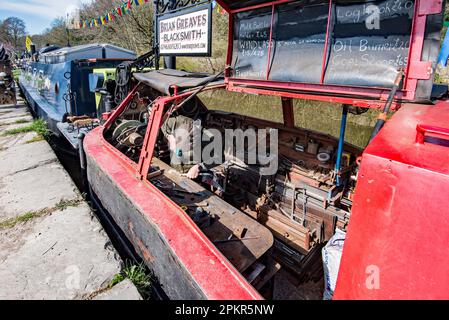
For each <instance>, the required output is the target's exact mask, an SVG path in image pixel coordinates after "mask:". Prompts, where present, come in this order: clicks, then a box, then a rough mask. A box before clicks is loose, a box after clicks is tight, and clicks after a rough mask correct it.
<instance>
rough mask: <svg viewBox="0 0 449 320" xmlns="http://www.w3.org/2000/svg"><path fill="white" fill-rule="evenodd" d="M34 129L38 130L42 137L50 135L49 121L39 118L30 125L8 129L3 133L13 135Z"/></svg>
mask: <svg viewBox="0 0 449 320" xmlns="http://www.w3.org/2000/svg"><path fill="white" fill-rule="evenodd" d="M33 131H34V132H36V133H37V134H38V135H41V136H42V137H47V136H48V135H49V131H48V128H47V122H46V121H45V120H44V119H37V120H34V121H33V122H32V123H31V124H30V125H28V126H25V127H21V128H15V129H10V130H6V131H5V132H3V135H4V136H11V135H16V134H20V133H27V132H33Z"/></svg>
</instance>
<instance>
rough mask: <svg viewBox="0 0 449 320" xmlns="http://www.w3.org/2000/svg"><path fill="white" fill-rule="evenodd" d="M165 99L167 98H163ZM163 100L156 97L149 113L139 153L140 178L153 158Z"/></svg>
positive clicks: (163, 105)
mask: <svg viewBox="0 0 449 320" xmlns="http://www.w3.org/2000/svg"><path fill="white" fill-rule="evenodd" d="M165 99H167V98H165ZM164 108H165V102H164V98H162V97H160V98H158V99H157V100H156V101H155V102H154V104H153V108H152V109H151V115H150V119H149V122H148V128H147V131H146V133H145V140H144V142H143V145H142V152H141V153H140V159H139V165H138V171H139V174H140V179H142V180H144V179H146V177H147V176H148V173H149V172H150V167H151V159H152V158H153V152H154V146H155V145H156V141H157V136H158V134H159V129H160V127H161V125H162V123H163V122H162V119H163V116H164Z"/></svg>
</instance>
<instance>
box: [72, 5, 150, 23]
mask: <svg viewBox="0 0 449 320" xmlns="http://www.w3.org/2000/svg"><path fill="white" fill-rule="evenodd" d="M148 2H150V0H126V1H124V2H123V4H122V5H121V6H119V7H117V8H113V9H112V10H110V11H109V12H105V13H104V14H103V15H101V16H100V17H98V18H93V19H86V20H84V21H81V22H80V23H79V27H80V28H82V29H84V28H93V27H98V26H104V25H107V24H108V23H111V22H114V21H115V20H117V18H119V17H120V18H121V17H124V16H126V15H127V14H129V12H130V11H131V10H132V8H133V7H134V6H136V7H137V6H141V5H144V4H146V3H148Z"/></svg>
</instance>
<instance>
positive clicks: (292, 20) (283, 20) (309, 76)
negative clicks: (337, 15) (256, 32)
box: [270, 1, 329, 83]
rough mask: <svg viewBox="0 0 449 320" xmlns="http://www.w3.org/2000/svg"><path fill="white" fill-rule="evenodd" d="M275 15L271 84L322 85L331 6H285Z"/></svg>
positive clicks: (324, 4)
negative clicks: (286, 82)
mask: <svg viewBox="0 0 449 320" xmlns="http://www.w3.org/2000/svg"><path fill="white" fill-rule="evenodd" d="M315 2H316V1H315ZM276 12H277V21H278V23H277V24H276V27H275V29H274V30H275V32H274V34H273V40H272V44H273V47H272V53H273V54H272V62H271V68H270V80H276V81H289V82H305V83H319V82H320V81H321V70H322V65H323V54H324V47H325V41H326V30H327V19H328V13H329V2H328V1H326V3H323V4H317V5H305V6H304V5H303V4H302V3H291V4H285V5H280V6H278V7H277V8H276Z"/></svg>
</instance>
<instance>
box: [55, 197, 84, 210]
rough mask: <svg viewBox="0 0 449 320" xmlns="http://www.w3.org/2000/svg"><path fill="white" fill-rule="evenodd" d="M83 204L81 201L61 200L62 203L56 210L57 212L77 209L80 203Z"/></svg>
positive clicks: (56, 206)
mask: <svg viewBox="0 0 449 320" xmlns="http://www.w3.org/2000/svg"><path fill="white" fill-rule="evenodd" d="M81 202H82V200H81V199H72V200H65V199H61V201H59V202H58V203H57V204H56V205H55V208H56V209H57V210H61V211H63V210H65V209H67V208H69V207H76V206H78V205H79V204H80V203H81Z"/></svg>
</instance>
